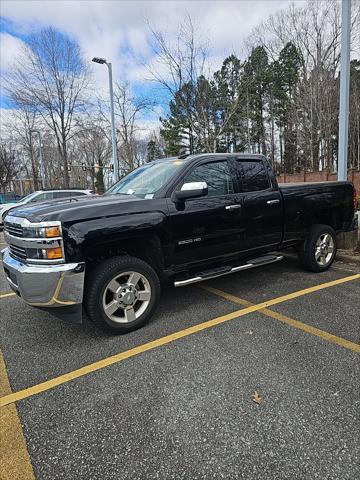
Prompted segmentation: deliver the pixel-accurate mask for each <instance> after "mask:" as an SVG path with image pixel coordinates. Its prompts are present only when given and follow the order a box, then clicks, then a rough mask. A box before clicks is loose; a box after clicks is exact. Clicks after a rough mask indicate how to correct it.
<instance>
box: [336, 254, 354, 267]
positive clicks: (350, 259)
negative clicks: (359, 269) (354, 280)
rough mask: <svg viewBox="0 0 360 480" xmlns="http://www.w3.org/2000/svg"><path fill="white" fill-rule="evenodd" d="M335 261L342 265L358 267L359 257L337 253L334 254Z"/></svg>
mask: <svg viewBox="0 0 360 480" xmlns="http://www.w3.org/2000/svg"><path fill="white" fill-rule="evenodd" d="M335 260H337V261H341V262H344V263H355V264H357V265H360V255H351V253H342V252H338V253H337V254H336V257H335Z"/></svg>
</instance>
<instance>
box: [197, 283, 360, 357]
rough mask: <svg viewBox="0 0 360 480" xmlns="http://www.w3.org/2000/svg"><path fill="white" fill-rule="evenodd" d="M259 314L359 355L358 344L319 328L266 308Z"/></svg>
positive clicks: (210, 289) (238, 300)
mask: <svg viewBox="0 0 360 480" xmlns="http://www.w3.org/2000/svg"><path fill="white" fill-rule="evenodd" d="M201 288H202V289H203V290H206V291H207V292H211V293H214V294H215V295H218V296H219V297H222V298H225V299H226V300H229V301H230V302H233V303H237V304H239V305H244V306H246V307H248V306H251V305H253V303H251V302H248V301H247V300H244V299H242V298H239V297H236V296H235V295H231V294H230V293H227V292H223V291H222V290H218V289H217V288H213V287H207V286H202V287H201ZM259 313H262V314H263V315H266V316H268V317H271V318H274V319H275V320H279V321H280V322H282V323H285V324H286V325H289V326H290V327H294V328H297V329H299V330H303V331H304V332H306V333H310V334H311V335H315V336H317V337H320V338H322V339H323V340H327V341H328V342H332V343H336V344H337V345H340V346H341V347H344V348H347V349H348V350H352V351H353V352H357V353H360V345H359V344H358V343H354V342H350V341H349V340H346V339H345V338H342V337H337V336H336V335H333V334H332V333H328V332H325V331H324V330H320V329H319V328H316V327H312V326H311V325H308V324H307V323H303V322H299V320H295V319H294V318H290V317H288V316H286V315H283V314H282V313H277V312H274V311H272V310H269V309H268V308H264V309H262V310H259Z"/></svg>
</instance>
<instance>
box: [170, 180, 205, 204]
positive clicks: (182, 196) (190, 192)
mask: <svg viewBox="0 0 360 480" xmlns="http://www.w3.org/2000/svg"><path fill="white" fill-rule="evenodd" d="M207 194H208V186H207V183H206V182H188V183H184V185H183V186H182V187H181V190H177V191H175V192H173V193H172V195H171V200H172V201H173V202H174V203H179V202H184V201H185V200H187V199H189V198H197V197H205V196H206V195H207Z"/></svg>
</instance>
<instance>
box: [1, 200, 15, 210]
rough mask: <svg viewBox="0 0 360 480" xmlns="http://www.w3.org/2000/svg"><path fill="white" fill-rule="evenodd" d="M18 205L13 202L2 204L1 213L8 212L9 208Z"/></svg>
mask: <svg viewBox="0 0 360 480" xmlns="http://www.w3.org/2000/svg"><path fill="white" fill-rule="evenodd" d="M16 205H18V203H17V202H11V203H0V212H1V211H2V210H7V209H8V208H11V207H15V206H16Z"/></svg>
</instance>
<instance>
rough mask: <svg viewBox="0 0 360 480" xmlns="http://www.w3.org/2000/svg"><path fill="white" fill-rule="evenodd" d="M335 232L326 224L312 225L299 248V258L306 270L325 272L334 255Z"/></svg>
mask: <svg viewBox="0 0 360 480" xmlns="http://www.w3.org/2000/svg"><path fill="white" fill-rule="evenodd" d="M336 248H337V247H336V233H335V231H334V230H333V229H332V228H331V227H330V226H328V225H313V226H312V227H311V229H310V231H309V234H308V237H307V239H306V240H305V244H304V249H303V250H300V251H299V253H298V255H299V260H300V262H301V264H302V265H303V267H304V268H306V270H310V271H311V272H325V271H326V270H328V269H329V267H330V266H331V264H332V263H333V261H334V259H335V256H336Z"/></svg>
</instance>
